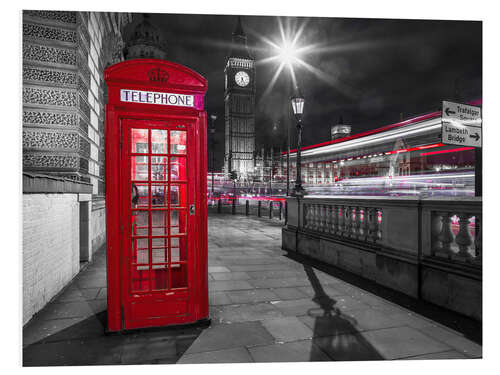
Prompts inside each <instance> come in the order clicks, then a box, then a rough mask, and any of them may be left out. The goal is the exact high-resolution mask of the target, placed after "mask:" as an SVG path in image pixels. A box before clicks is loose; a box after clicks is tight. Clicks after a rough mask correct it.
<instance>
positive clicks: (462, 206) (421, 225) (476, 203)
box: [289, 196, 482, 265]
mask: <svg viewBox="0 0 500 375" xmlns="http://www.w3.org/2000/svg"><path fill="white" fill-rule="evenodd" d="M289 205H290V206H289V211H290V212H289V215H290V218H289V225H292V226H296V227H299V228H300V229H302V230H305V231H311V232H314V233H319V234H324V235H328V236H330V237H334V238H337V239H339V240H342V239H346V240H349V241H358V242H362V243H366V244H371V245H374V244H376V245H380V246H382V247H386V248H390V249H394V250H395V251H401V252H404V253H413V254H414V255H418V254H420V255H421V256H422V257H428V258H436V259H441V260H447V261H452V262H459V263H469V264H472V265H480V264H481V261H482V235H481V231H482V228H481V226H482V202H481V199H480V198H469V197H464V198H458V199H457V198H453V199H447V198H418V197H400V198H393V197H352V196H349V197H347V196H344V197H325V196H321V197H320V196H306V197H305V198H304V199H301V200H300V203H299V205H300V207H299V206H297V200H296V199H290V200H289ZM292 211H294V212H292ZM297 215H298V217H297Z"/></svg>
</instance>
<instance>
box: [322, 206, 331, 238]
mask: <svg viewBox="0 0 500 375" xmlns="http://www.w3.org/2000/svg"><path fill="white" fill-rule="evenodd" d="M324 209H325V226H324V228H323V232H325V233H330V231H331V229H332V206H329V205H326V204H325V206H324Z"/></svg>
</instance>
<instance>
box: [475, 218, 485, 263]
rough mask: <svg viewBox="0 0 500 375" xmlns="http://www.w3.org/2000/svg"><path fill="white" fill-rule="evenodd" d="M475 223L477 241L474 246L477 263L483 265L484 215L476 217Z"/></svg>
mask: <svg viewBox="0 0 500 375" xmlns="http://www.w3.org/2000/svg"><path fill="white" fill-rule="evenodd" d="M474 221H475V240H474V244H475V247H476V254H475V255H476V257H475V259H474V261H475V262H477V263H481V262H482V261H483V217H482V215H476V217H475V218H474Z"/></svg>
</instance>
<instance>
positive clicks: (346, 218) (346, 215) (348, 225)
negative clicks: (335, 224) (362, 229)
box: [344, 206, 352, 237]
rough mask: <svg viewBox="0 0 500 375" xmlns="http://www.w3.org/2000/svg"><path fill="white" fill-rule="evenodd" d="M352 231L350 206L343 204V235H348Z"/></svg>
mask: <svg viewBox="0 0 500 375" xmlns="http://www.w3.org/2000/svg"><path fill="white" fill-rule="evenodd" d="M351 231H352V207H351V206H345V210H344V237H349V236H350V235H351Z"/></svg>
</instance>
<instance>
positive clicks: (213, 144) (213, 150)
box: [210, 115, 217, 199]
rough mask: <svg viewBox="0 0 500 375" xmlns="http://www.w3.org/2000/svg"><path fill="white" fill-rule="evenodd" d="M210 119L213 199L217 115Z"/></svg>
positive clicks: (211, 116)
mask: <svg viewBox="0 0 500 375" xmlns="http://www.w3.org/2000/svg"><path fill="white" fill-rule="evenodd" d="M210 119H211V120H212V127H211V128H210V134H211V141H210V144H211V147H212V168H211V169H212V199H213V198H214V169H215V159H214V157H215V120H217V116H216V115H210Z"/></svg>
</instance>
